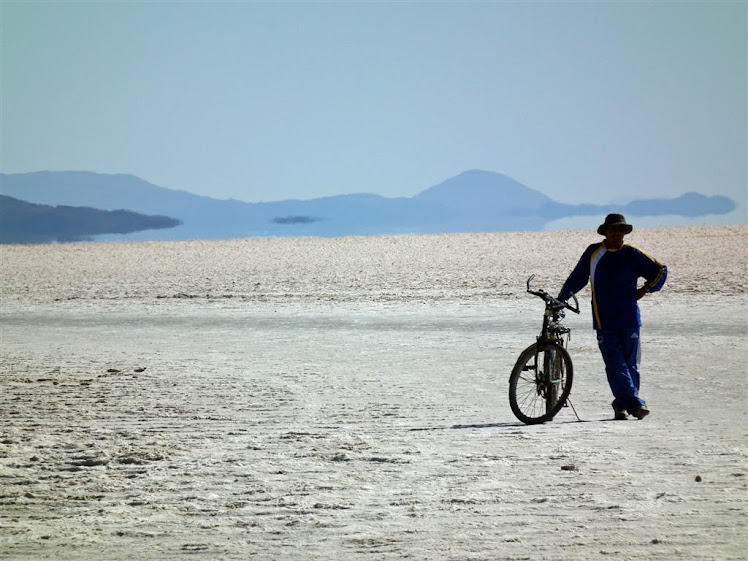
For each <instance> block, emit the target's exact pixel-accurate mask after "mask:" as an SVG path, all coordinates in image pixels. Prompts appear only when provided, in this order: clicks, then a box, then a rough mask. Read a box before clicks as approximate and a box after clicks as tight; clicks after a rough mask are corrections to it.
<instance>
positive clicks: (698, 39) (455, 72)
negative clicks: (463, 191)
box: [0, 1, 748, 221]
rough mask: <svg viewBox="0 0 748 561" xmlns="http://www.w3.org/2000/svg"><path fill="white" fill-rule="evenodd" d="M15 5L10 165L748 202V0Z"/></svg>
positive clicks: (199, 178)
mask: <svg viewBox="0 0 748 561" xmlns="http://www.w3.org/2000/svg"><path fill="white" fill-rule="evenodd" d="M0 9H1V10H2V12H1V16H2V22H1V23H2V100H1V103H2V145H1V146H0V148H1V155H2V171H3V172H6V173H18V172H27V171H38V170H86V171H95V172H102V173H129V174H134V175H137V176H139V177H141V178H143V179H146V180H148V181H150V182H152V183H155V184H158V185H162V186H164V187H169V188H172V189H183V190H187V191H190V192H193V193H196V194H202V195H208V196H212V197H217V198H236V199H240V200H245V201H250V202H254V201H271V200H281V199H288V198H300V199H310V198H315V197H321V196H327V195H335V194H344V193H356V192H370V193H377V194H380V195H384V196H388V197H394V196H412V195H414V194H416V193H417V192H419V191H422V190H423V189H426V188H428V187H430V186H432V185H435V184H436V183H439V182H441V181H443V180H445V179H447V178H449V177H451V176H454V175H456V174H458V173H460V172H462V171H465V170H468V169H475V168H479V169H486V170H492V171H498V172H501V173H504V174H507V175H509V176H511V177H513V178H514V179H516V180H518V181H520V182H522V183H524V184H526V185H528V186H530V187H532V188H534V189H538V190H541V191H543V192H544V193H545V194H547V195H549V196H550V197H552V198H554V199H556V200H559V201H563V202H567V203H585V202H589V203H607V202H614V201H630V200H632V199H635V198H641V197H648V198H651V197H671V196H677V195H680V194H682V193H685V192H689V191H698V192H701V193H704V194H707V195H710V194H720V195H726V196H728V197H731V198H733V199H735V201H736V202H737V203H738V206H739V212H741V213H742V214H739V215H738V217H739V219H740V220H742V221H748V216H747V215H746V210H745V209H746V208H748V204H747V203H748V201H746V198H747V195H746V190H747V188H746V186H747V185H748V179H747V174H748V171H747V170H748V162H747V156H746V154H747V153H748V142H747V140H746V137H747V126H748V125H747V123H748V112H747V111H746V105H747V101H746V100H747V99H748V89H747V87H746V82H747V81H748V64H747V61H746V52H747V51H748V49H747V47H748V45H747V31H746V21H747V19H748V13H747V5H746V3H745V2H714V1H709V2H644V3H640V2H619V3H616V2H605V3H603V2H599V3H592V2H591V3H585V2H573V3H570V2H548V3H545V2H532V3H530V2H527V3H524V2H506V3H503V2H474V3H472V2H468V3H463V2H460V3H450V2H439V3H431V2H403V3H395V2H381V3H380V2H373V3H346V2H325V3H321V2H320V3H313V2H312V3H300V2H298V3H297V2H282V3H254V2H214V3H208V2H205V3H200V2H158V3H157V2H106V3H96V2H60V3H26V2H6V1H4V2H2V4H0ZM733 219H734V217H733ZM594 220H597V218H595V219H594Z"/></svg>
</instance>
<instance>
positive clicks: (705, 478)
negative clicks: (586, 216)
mask: <svg viewBox="0 0 748 561" xmlns="http://www.w3.org/2000/svg"><path fill="white" fill-rule="evenodd" d="M747 238H748V228H746V227H703V228H671V229H662V230H642V231H635V232H634V234H633V235H632V236H630V241H631V243H633V244H634V245H636V246H638V247H640V248H641V249H644V250H645V251H647V252H649V253H651V254H652V255H653V256H654V257H656V258H658V259H660V260H662V261H663V262H665V263H666V264H667V265H668V267H669V269H670V279H669V282H668V284H667V285H666V287H665V288H664V289H663V291H662V292H660V293H658V294H656V295H652V296H651V297H647V298H646V299H645V300H644V301H643V303H642V308H643V312H642V313H643V318H644V324H645V325H644V329H643V338H644V351H643V352H644V356H643V387H642V393H643V395H644V397H645V398H646V399H647V400H648V401H649V403H650V405H651V407H652V410H653V413H652V415H651V416H650V417H648V418H647V419H646V420H644V421H641V422H640V421H626V422H612V421H610V420H609V419H610V417H611V410H610V406H609V402H610V400H611V396H610V395H609V390H608V388H607V383H606V381H605V375H604V372H603V369H602V361H601V359H600V357H599V353H598V351H597V348H596V345H595V341H594V335H593V332H592V330H591V319H590V315H589V311H588V308H589V295H588V294H587V293H586V291H585V292H583V293H582V294H581V295H580V296H581V299H582V305H583V309H584V311H583V313H582V314H581V315H580V316H579V317H577V316H574V317H569V318H568V324H569V325H570V326H571V327H572V328H573V330H574V331H573V333H572V339H571V343H570V352H571V355H572V358H573V360H574V364H575V370H576V376H575V382H574V388H573V390H572V402H573V404H574V406H575V408H576V411H577V412H578V413H579V416H580V417H581V419H582V421H583V422H579V421H578V420H577V417H576V416H575V415H574V413H573V411H571V409H568V408H567V409H564V410H563V411H562V412H561V413H560V414H559V415H558V416H557V417H556V419H554V421H553V422H551V423H548V424H546V425H542V426H532V427H528V426H524V425H522V424H520V423H518V422H517V421H516V419H514V418H513V416H512V413H511V411H510V409H509V405H508V399H507V386H508V377H509V372H510V371H511V368H512V365H513V363H514V360H515V359H516V357H517V355H518V354H519V352H520V351H521V350H522V349H523V348H524V347H526V346H527V345H529V344H530V343H531V342H532V341H533V340H534V337H535V335H536V333H537V331H538V329H539V327H540V319H541V312H542V305H541V303H540V301H539V300H537V299H534V298H533V297H531V296H529V295H527V294H525V293H524V280H525V279H526V277H527V276H529V274H532V273H535V274H537V275H538V281H537V282H538V283H539V284H540V285H543V286H545V287H547V288H548V289H549V290H557V289H558V288H559V287H560V285H561V283H562V282H563V280H564V278H565V276H566V275H567V274H568V272H569V271H570V270H571V268H572V267H573V265H574V264H575V263H576V260H577V259H578V257H579V255H581V252H582V250H583V249H584V247H586V245H587V244H588V243H592V242H593V241H595V240H596V239H598V238H597V236H595V235H594V234H590V233H589V232H542V233H522V234H513V233H511V234H469V235H467V234H466V235H449V236H412V237H408V236H406V237H391V238H343V239H331V240H325V239H298V240H240V241H226V242H174V243H150V244H147V243H144V244H71V245H57V246H0V288H1V289H2V310H0V320H1V321H2V323H1V326H2V331H1V332H0V335H1V337H2V345H1V348H0V385H1V386H2V388H1V389H2V391H0V505H1V508H0V558H2V559H40V558H50V559H91V560H93V559H113V560H115V559H130V558H134V557H139V558H142V559H177V558H183V557H186V556H198V557H200V558H203V559H245V558H248V557H250V556H251V557H253V558H257V559H331V558H344V559H445V560H446V559H449V560H453V559H466V560H467V559H490V560H494V559H532V560H542V559H548V560H551V559H569V560H578V559H581V560H593V559H595V560H596V559H641V558H646V559H719V560H722V559H746V554H745V551H746V549H748V541H747V539H746V535H747V534H746V526H747V525H748V524H747V522H748V516H747V515H748V504H747V502H746V497H747V494H746V490H747V489H748V479H747V478H748V445H747V441H746V433H747V432H748V390H746V382H747V381H748V367H747V366H746V364H747V363H746V358H748V296H747V291H746V286H747V285H746V281H747V280H748V254H747V253H746V247H748V245H746V242H747V241H748V239H747ZM143 368H145V370H142V369H143ZM136 370H139V372H136ZM697 479H698V481H697Z"/></svg>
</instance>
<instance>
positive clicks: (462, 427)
mask: <svg viewBox="0 0 748 561" xmlns="http://www.w3.org/2000/svg"><path fill="white" fill-rule="evenodd" d="M612 420H613V419H570V420H564V421H561V420H558V419H554V420H553V421H552V422H548V423H539V424H537V425H526V424H525V423H522V422H520V421H515V422H512V423H472V424H467V425H452V426H449V427H417V428H411V429H408V432H427V431H441V430H471V429H472V430H480V429H516V428H525V429H534V428H540V427H549V426H553V425H569V424H578V423H601V422H603V423H604V422H607V421H612Z"/></svg>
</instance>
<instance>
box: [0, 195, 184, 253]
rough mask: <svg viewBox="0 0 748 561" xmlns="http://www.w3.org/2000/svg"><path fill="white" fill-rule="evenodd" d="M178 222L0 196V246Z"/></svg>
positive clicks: (135, 230) (117, 231) (75, 238)
mask: <svg viewBox="0 0 748 561" xmlns="http://www.w3.org/2000/svg"><path fill="white" fill-rule="evenodd" d="M178 224H179V220H175V219H173V218H169V217H166V216H145V215H143V214H138V213H135V212H131V211H128V210H112V211H108V210H97V209H93V208H86V207H74V206H62V205H61V206H54V207H53V206H48V205H38V204H34V203H29V202H26V201H21V200H19V199H14V198H13V197H7V196H5V195H0V243H46V242H58V241H79V240H85V239H88V238H90V237H91V236H95V235H101V234H129V233H132V232H139V231H142V230H151V229H160V228H172V227H174V226H177V225H178Z"/></svg>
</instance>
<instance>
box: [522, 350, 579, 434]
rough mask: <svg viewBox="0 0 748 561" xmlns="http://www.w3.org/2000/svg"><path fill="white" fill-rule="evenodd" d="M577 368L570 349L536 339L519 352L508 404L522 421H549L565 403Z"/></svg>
mask: <svg viewBox="0 0 748 561" xmlns="http://www.w3.org/2000/svg"><path fill="white" fill-rule="evenodd" d="M573 379H574V370H573V368H572V364H571V357H570V356H569V353H568V352H567V351H566V349H564V348H563V347H562V346H561V345H559V344H557V343H554V342H552V341H545V342H542V343H535V344H533V345H530V346H529V347H527V348H526V349H525V350H524V351H523V352H522V354H520V355H519V358H518V359H517V363H516V364H515V365H514V369H513V370H512V375H511V376H510V377H509V405H510V406H511V407H512V412H513V413H514V415H515V416H516V417H517V418H518V419H519V420H520V421H522V422H523V423H525V424H528V425H534V424H537V423H545V422H546V421H550V420H551V419H553V417H554V416H555V415H556V414H557V413H558V412H559V411H560V410H561V408H562V407H563V406H564V405H565V404H566V400H567V399H568V398H569V393H571V384H572V381H573Z"/></svg>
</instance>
